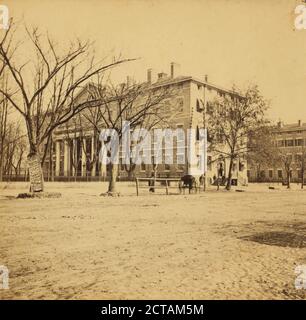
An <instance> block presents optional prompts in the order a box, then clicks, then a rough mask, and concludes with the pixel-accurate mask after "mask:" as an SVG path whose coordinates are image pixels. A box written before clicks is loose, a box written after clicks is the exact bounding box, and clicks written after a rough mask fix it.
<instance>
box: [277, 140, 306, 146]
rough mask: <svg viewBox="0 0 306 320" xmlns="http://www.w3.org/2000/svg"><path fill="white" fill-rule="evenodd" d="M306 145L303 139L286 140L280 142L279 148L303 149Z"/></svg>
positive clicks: (278, 142) (278, 143)
mask: <svg viewBox="0 0 306 320" xmlns="http://www.w3.org/2000/svg"><path fill="white" fill-rule="evenodd" d="M304 145H306V140H305V139H302V138H298V139H286V140H278V141H277V146H278V147H301V146H304Z"/></svg>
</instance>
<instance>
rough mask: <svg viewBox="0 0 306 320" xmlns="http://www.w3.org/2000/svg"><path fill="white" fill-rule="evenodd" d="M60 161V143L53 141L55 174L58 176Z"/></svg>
mask: <svg viewBox="0 0 306 320" xmlns="http://www.w3.org/2000/svg"><path fill="white" fill-rule="evenodd" d="M60 161H61V145H60V141H59V140H57V141H55V176H57V177H58V176H59V173H60Z"/></svg>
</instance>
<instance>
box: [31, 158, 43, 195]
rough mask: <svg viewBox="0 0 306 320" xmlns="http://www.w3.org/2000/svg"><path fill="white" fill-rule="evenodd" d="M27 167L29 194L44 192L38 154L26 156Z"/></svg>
mask: <svg viewBox="0 0 306 320" xmlns="http://www.w3.org/2000/svg"><path fill="white" fill-rule="evenodd" d="M28 167H29V175H30V192H42V191H44V177H43V173H42V167H41V162H40V157H39V154H38V152H32V153H30V154H29V155H28Z"/></svg>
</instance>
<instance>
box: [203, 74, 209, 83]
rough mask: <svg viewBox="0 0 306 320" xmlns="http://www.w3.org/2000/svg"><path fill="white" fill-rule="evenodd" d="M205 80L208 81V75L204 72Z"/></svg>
mask: <svg viewBox="0 0 306 320" xmlns="http://www.w3.org/2000/svg"><path fill="white" fill-rule="evenodd" d="M204 79H205V82H208V75H207V74H205V78H204Z"/></svg>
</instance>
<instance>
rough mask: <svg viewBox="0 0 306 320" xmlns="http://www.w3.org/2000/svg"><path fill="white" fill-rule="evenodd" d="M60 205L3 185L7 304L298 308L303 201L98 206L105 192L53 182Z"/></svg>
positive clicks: (305, 260)
mask: <svg viewBox="0 0 306 320" xmlns="http://www.w3.org/2000/svg"><path fill="white" fill-rule="evenodd" d="M46 188H47V191H59V192H61V193H62V198H60V199H42V200H40V199H15V198H14V196H16V195H17V194H18V193H19V192H25V191H27V190H26V184H24V183H11V184H6V183H2V184H1V185H0V229H1V238H0V265H6V266H7V267H8V268H9V271H10V274H9V286H10V288H9V289H8V290H1V291H0V298H6V299H183V298H186V299H301V298H303V299H304V298H305V297H306V294H305V292H306V290H303V289H301V290H296V289H295V287H294V281H295V277H296V275H295V273H294V270H295V267H296V266H297V265H302V264H306V221H305V218H306V209H305V208H306V192H305V191H301V190H300V189H298V187H297V186H293V188H292V190H290V191H287V190H286V189H285V188H284V187H282V186H278V189H277V190H269V189H268V187H267V185H250V186H249V187H247V188H245V190H246V192H243V193H239V192H235V191H231V192H225V191H219V192H216V191H214V190H209V191H208V192H206V193H200V194H191V195H188V194H186V195H169V196H166V195H164V194H162V193H164V192H163V191H160V194H159V195H158V194H155V195H149V194H148V193H147V192H146V191H142V195H141V196H139V197H136V196H135V187H134V185H133V183H120V185H119V191H121V193H122V196H121V197H119V198H106V197H100V196H99V194H100V193H101V192H103V191H105V190H106V185H105V184H103V183H46Z"/></svg>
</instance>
